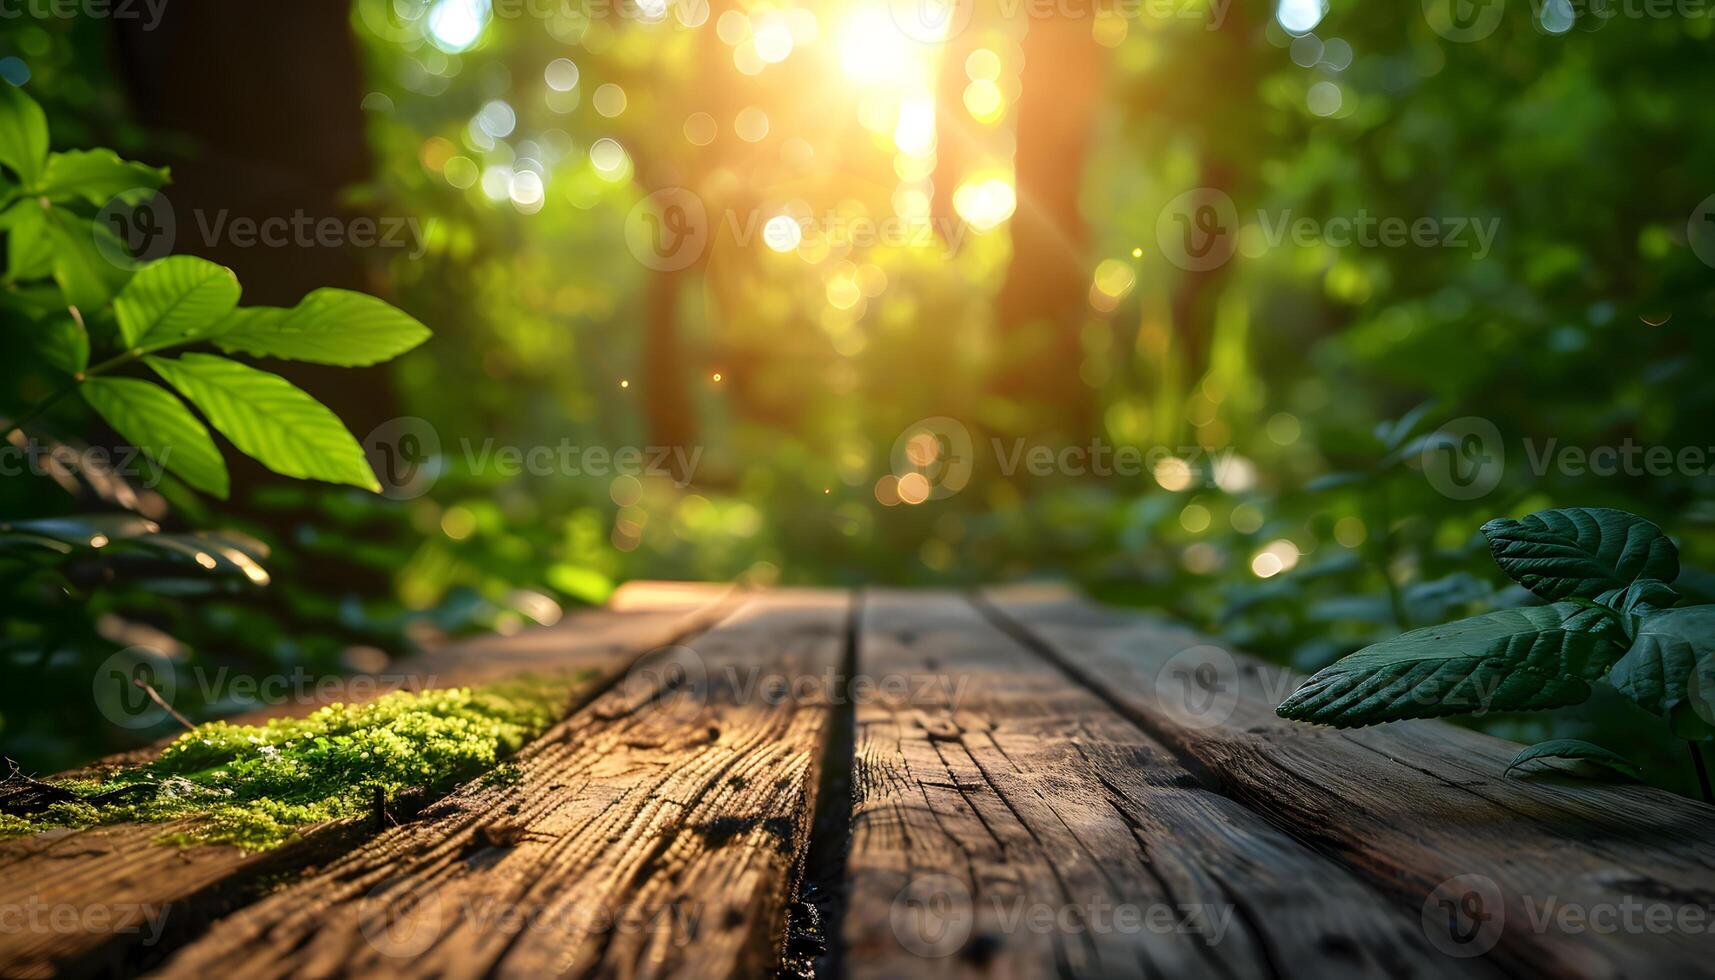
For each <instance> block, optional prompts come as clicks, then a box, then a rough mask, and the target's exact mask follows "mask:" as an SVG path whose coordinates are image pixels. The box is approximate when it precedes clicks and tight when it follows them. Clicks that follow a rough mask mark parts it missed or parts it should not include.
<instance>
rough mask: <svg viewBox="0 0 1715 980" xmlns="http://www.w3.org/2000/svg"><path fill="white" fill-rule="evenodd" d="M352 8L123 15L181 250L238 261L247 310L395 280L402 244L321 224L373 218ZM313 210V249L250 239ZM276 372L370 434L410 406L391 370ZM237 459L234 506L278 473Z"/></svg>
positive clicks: (123, 73) (274, 365)
mask: <svg viewBox="0 0 1715 980" xmlns="http://www.w3.org/2000/svg"><path fill="white" fill-rule="evenodd" d="M350 15H351V5H350V4H349V3H347V2H308V3H299V4H293V5H290V6H287V7H280V6H275V5H272V4H259V3H249V2H232V0H175V2H173V3H170V4H167V5H166V6H165V8H164V14H163V16H162V18H161V21H160V23H159V25H158V26H156V27H155V28H154V29H153V30H143V29H141V27H140V26H139V22H138V21H135V20H124V19H118V20H116V21H115V25H116V31H117V38H116V48H117V52H116V53H117V57H118V62H119V69H120V70H119V75H120V77H121V78H122V79H123V80H124V82H125V83H126V86H127V89H128V91H129V95H130V99H131V102H132V105H133V108H134V111H135V115H136V118H137V121H138V122H139V123H141V124H142V125H144V126H146V127H148V128H149V129H150V130H151V131H153V132H156V133H159V134H162V135H163V136H164V137H165V138H166V139H167V140H170V141H172V143H170V144H169V152H168V154H167V158H166V159H164V160H163V159H151V160H150V162H151V163H167V164H170V165H171V167H172V170H173V182H172V184H171V185H170V186H169V187H168V188H167V191H166V194H167V197H168V199H169V200H170V202H171V204H172V208H173V219H174V222H175V241H174V243H173V249H172V251H173V252H175V253H183V254H192V255H198V256H201V257H203V258H207V259H210V260H212V261H215V262H219V263H220V264H222V265H225V266H229V267H231V268H232V270H233V271H234V272H236V273H237V274H238V279H239V281H240V282H241V283H242V284H243V286H244V300H243V301H244V303H246V304H247V305H249V304H266V305H278V306H290V305H292V304H295V303H296V302H297V301H298V300H299V299H301V298H302V297H303V296H304V295H305V294H306V293H308V292H310V291H311V290H313V289H317V288H319V287H322V286H337V287H342V288H347V289H358V290H363V291H366V292H371V293H377V292H382V291H383V290H382V288H381V287H382V286H383V285H384V280H383V279H381V278H380V276H379V275H373V276H372V275H370V274H369V273H370V272H372V271H373V272H377V273H378V272H379V271H380V267H381V265H382V264H383V263H384V262H385V261H387V260H388V259H389V258H392V257H393V255H394V254H395V253H392V252H388V251H385V250H382V249H379V248H378V249H375V250H373V251H372V252H371V253H370V254H369V255H368V256H365V255H362V254H360V253H359V252H357V251H356V250H354V248H353V247H352V246H350V245H346V244H342V245H331V244H321V243H319V242H318V241H317V240H316V238H315V236H314V232H313V229H314V227H315V224H314V223H319V222H321V221H324V220H326V219H330V218H331V219H336V220H338V221H339V222H340V227H341V228H342V229H344V230H346V231H349V230H350V229H351V228H352V225H351V220H352V219H353V218H355V217H358V216H359V215H358V214H357V213H355V212H354V211H353V210H352V209H350V208H348V207H346V206H344V205H343V204H342V203H341V199H340V197H341V194H342V192H343V191H344V190H345V189H346V188H348V187H351V186H353V185H355V184H359V183H361V182H363V181H366V180H368V179H370V176H371V174H372V171H373V160H372V159H371V156H370V152H369V144H368V140H367V138H366V134H365V127H364V120H363V110H362V108H361V103H362V100H363V95H364V85H363V76H362V70H361V66H360V64H359V60H358V51H357V42H356V39H355V38H354V37H353V35H352V30H351V25H350V19H349V18H350ZM299 215H303V216H305V217H306V220H308V221H310V222H312V224H311V225H310V228H311V229H312V231H311V232H310V233H309V236H308V237H309V241H310V244H307V245H306V244H302V243H300V241H299V236H298V235H297V234H296V233H291V232H289V233H288V244H286V245H285V246H284V247H274V246H268V245H265V244H262V243H259V242H253V241H248V240H246V239H236V240H235V235H234V233H233V224H234V223H235V222H239V221H245V222H249V221H254V222H258V223H260V222H263V221H266V220H269V219H276V220H278V219H286V220H287V221H291V220H292V219H294V218H296V217H298V216H299ZM398 217H406V216H404V215H399V216H398ZM341 240H342V242H343V241H348V240H349V238H348V237H347V238H342V239H341ZM413 244H414V243H412V242H406V243H405V247H406V248H409V247H411V246H412V245H413ZM366 258H367V259H368V260H369V265H368V266H366V263H365V259H366ZM432 326H433V324H432V323H431V327H432ZM267 369H268V370H270V371H274V372H277V373H279V374H282V375H284V376H286V377H287V378H289V379H291V380H292V381H293V382H294V383H295V384H298V385H300V386H302V387H303V388H304V389H305V390H306V391H308V392H310V394H312V395H314V396H315V397H316V398H317V399H319V400H320V401H322V402H323V403H325V404H326V405H327V406H328V407H329V408H331V409H333V411H334V412H335V413H336V414H337V415H339V417H340V418H341V419H342V420H343V421H344V422H345V423H346V426H347V427H348V428H350V429H351V430H352V432H353V433H355V434H356V436H357V437H358V438H359V439H360V440H361V439H363V438H364V436H365V434H366V433H368V432H370V431H372V430H373V429H374V428H375V427H376V426H377V425H379V424H381V423H383V422H385V421H386V420H388V419H391V418H393V417H395V416H397V415H398V414H399V407H398V404H397V399H396V397H395V394H394V389H393V385H392V382H391V379H392V376H391V374H390V372H389V369H388V368H385V367H379V368H369V369H362V370H354V369H350V368H336V367H326V366H322V365H314V364H302V363H295V362H292V363H287V362H270V363H269V364H268V365H267ZM226 456H227V463H228V465H230V466H231V467H232V474H233V479H234V487H235V489H237V490H239V491H240V493H239V494H238V495H236V496H235V498H234V503H233V504H232V505H230V506H229V508H228V509H229V510H242V509H243V507H244V504H243V503H242V501H243V499H244V498H243V496H242V488H243V487H244V486H246V485H247V484H255V483H262V482H278V479H279V478H277V477H274V476H272V475H269V474H267V473H265V472H264V471H263V470H262V468H261V467H260V465H259V464H257V463H254V462H252V461H250V460H248V459H246V458H244V457H242V456H240V455H239V454H237V453H230V452H229V453H227V454H226ZM257 516H262V515H257ZM265 519H266V520H268V521H269V522H271V523H273V524H275V525H276V526H277V527H278V528H279V529H280V530H281V531H282V532H284V530H285V529H286V528H289V527H291V526H292V525H293V524H295V523H296V522H298V521H310V522H317V521H320V520H321V514H320V513H319V512H317V511H315V510H314V509H313V507H311V506H309V505H308V504H306V505H305V506H304V507H303V508H301V509H297V510H294V511H270V512H269V513H268V514H267V515H266V517H265ZM316 576H317V580H318V587H319V588H322V589H327V590H338V591H349V592H352V593H356V594H366V595H380V594H385V593H386V592H388V591H390V589H391V583H390V578H391V576H390V575H389V573H388V572H386V571H385V570H383V569H377V568H374V567H371V566H368V565H362V564H359V563H355V562H345V561H337V560H322V561H318V563H317V569H316Z"/></svg>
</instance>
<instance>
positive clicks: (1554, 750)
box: [1506, 738, 1642, 777]
mask: <svg viewBox="0 0 1715 980" xmlns="http://www.w3.org/2000/svg"><path fill="white" fill-rule="evenodd" d="M1541 759H1576V760H1578V761H1580V762H1594V763H1596V764H1597V765H1601V766H1607V767H1608V768H1609V769H1613V770H1615V771H1616V772H1622V773H1625V774H1626V775H1628V776H1632V777H1636V776H1637V775H1638V774H1639V773H1640V772H1641V771H1642V770H1640V769H1639V767H1638V766H1637V765H1635V764H1634V763H1632V762H1631V761H1630V760H1628V759H1627V758H1626V757H1625V756H1623V755H1621V754H1619V753H1618V752H1612V751H1610V750H1608V749H1604V748H1602V747H1601V746H1600V745H1597V744H1596V743H1594V742H1586V741H1584V740H1582V739H1576V738H1556V739H1550V740H1548V741H1546V742H1538V743H1536V744H1535V745H1532V746H1530V747H1529V748H1527V749H1523V750H1521V751H1520V752H1519V754H1518V755H1515V756H1513V761H1512V762H1510V763H1508V764H1507V769H1506V771H1507V772H1509V773H1510V772H1512V771H1513V770H1514V769H1517V768H1518V767H1519V766H1522V765H1524V764H1525V763H1527V762H1535V761H1537V760H1541Z"/></svg>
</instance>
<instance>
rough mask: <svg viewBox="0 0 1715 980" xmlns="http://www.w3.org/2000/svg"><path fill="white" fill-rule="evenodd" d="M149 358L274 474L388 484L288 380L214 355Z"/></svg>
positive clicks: (373, 486) (371, 486) (372, 486)
mask: <svg viewBox="0 0 1715 980" xmlns="http://www.w3.org/2000/svg"><path fill="white" fill-rule="evenodd" d="M148 363H149V366H150V367H152V368H154V369H155V371H156V373H158V374H160V375H161V377H163V378H165V379H167V381H168V383H170V384H171V385H172V386H173V387H175V388H177V389H178V390H179V391H180V392H182V393H183V394H184V395H185V397H187V398H189V399H190V400H191V401H192V402H194V403H196V406H197V407H198V408H200V409H202V411H203V414H204V415H207V416H208V420H209V421H210V422H212V423H213V424H214V427H215V428H216V429H219V430H220V431H221V432H222V433H223V434H224V435H225V436H226V437H227V438H228V439H231V440H232V444H233V445H235V446H237V447H238V448H239V449H240V450H243V451H244V452H245V453H246V454H248V455H250V456H252V457H255V459H256V460H257V462H259V463H261V464H262V465H263V466H266V467H268V468H269V469H271V470H273V471H274V472H276V473H279V474H281V475H283V476H291V477H297V478H298V479H305V480H326V481H328V482H330V483H348V484H351V485H352V486H356V487H362V488H364V489H365V490H376V491H378V490H380V489H381V485H380V484H379V483H377V482H376V479H375V473H374V472H373V471H372V470H370V468H369V462H368V460H367V459H366V458H365V457H364V454H363V447H361V446H359V445H358V444H357V440H356V439H354V438H352V435H351V433H350V432H347V431H346V428H345V426H344V425H343V424H341V422H340V420H339V419H338V418H337V417H336V416H335V415H334V414H333V412H331V411H329V410H328V409H327V407H326V406H324V405H323V404H322V403H321V402H318V401H316V400H315V399H314V398H311V397H310V396H309V395H307V394H305V393H304V392H303V391H301V390H300V389H298V388H296V387H294V386H293V385H292V383H291V382H289V381H287V380H286V379H285V378H282V377H280V376H279V375H277V374H269V373H268V372H267V371H260V370H257V369H256V368H253V367H250V366H249V365H247V364H240V363H238V362H237V361H233V360H228V359H227V358H224V357H216V356H214V355H213V354H186V355H184V356H183V357H181V358H178V359H177V360H169V359H167V358H163V357H151V358H148Z"/></svg>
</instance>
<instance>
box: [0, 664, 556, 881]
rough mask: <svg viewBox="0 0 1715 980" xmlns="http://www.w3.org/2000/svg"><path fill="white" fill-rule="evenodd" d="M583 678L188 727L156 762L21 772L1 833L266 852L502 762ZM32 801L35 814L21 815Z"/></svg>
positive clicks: (405, 696) (0, 817)
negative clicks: (85, 775)
mask: <svg viewBox="0 0 1715 980" xmlns="http://www.w3.org/2000/svg"><path fill="white" fill-rule="evenodd" d="M586 677H587V674H585V675H578V676H559V677H547V678H544V677H532V678H524V679H519V680H517V681H510V682H507V683H504V684H495V685H490V686H485V687H479V688H449V689H446V690H438V691H426V692H422V693H410V692H403V691H401V692H395V693H392V694H386V695H383V696H382V697H379V698H377V699H375V700H374V701H371V702H368V703H366V704H361V705H347V704H332V705H328V706H327V707H324V708H321V709H319V710H317V711H316V712H314V713H313V714H310V715H308V716H306V717H304V718H282V719H275V720H273V721H269V722H268V723H266V724H263V725H233V724H229V723H227V722H224V721H217V722H212V723H209V724H206V725H199V726H198V727H197V728H196V729H195V730H193V731H190V732H186V733H185V734H184V735H182V736H180V737H179V738H178V739H177V740H176V741H174V742H173V743H172V744H171V745H169V746H167V748H166V749H165V750H163V751H162V752H161V755H160V757H159V758H157V759H156V760H155V761H153V762H150V763H148V764H146V765H141V766H137V767H134V768H128V769H122V770H120V771H118V772H115V773H113V774H111V775H109V776H107V777H106V778H105V779H103V780H100V781H94V780H88V781H85V780H60V781H56V782H48V783H37V782H33V781H25V782H26V783H27V785H25V786H22V787H21V789H20V787H19V783H18V780H20V779H22V777H16V776H15V777H13V779H11V780H8V781H7V783H8V784H10V785H11V786H12V787H13V788H14V793H13V794H11V795H8V796H7V799H8V800H16V801H20V802H19V803H16V804H14V805H13V806H8V807H7V808H6V809H7V811H8V812H4V813H0V837H16V836H21V835H26V834H34V833H37V832H40V831H42V830H46V829H48V828H52V827H90V826H96V825H101V824H114V823H127V822H142V823H168V822H172V823H183V824H185V826H183V827H176V828H174V830H173V832H171V833H169V834H166V835H164V836H163V841H165V842H170V843H175V844H179V845H181V846H188V845H192V844H210V843H222V844H235V845H237V846H239V847H243V848H245V849H247V850H253V851H260V850H267V849H269V848H272V847H278V846H279V845H280V844H283V843H285V842H286V841H288V840H290V839H291V838H292V837H293V836H294V835H295V834H296V833H297V832H298V831H299V829H301V828H303V827H306V826H309V825H312V824H319V823H324V822H326V821H330V820H342V819H347V818H351V817H359V816H364V815H368V814H372V813H374V812H375V808H376V802H377V800H378V799H392V798H394V797H395V796H396V795H397V794H399V793H400V792H402V791H405V790H411V789H417V788H426V789H430V790H441V789H446V788H450V787H451V786H452V785H453V784H455V783H458V782H461V781H463V780H466V779H470V778H472V777H474V776H477V775H481V774H483V773H485V772H489V771H492V770H494V769H495V767H496V766H498V765H499V764H500V762H501V760H503V759H504V758H505V757H506V756H508V755H510V754H512V753H513V752H516V751H518V750H519V749H520V748H522V747H523V746H524V744H525V742H527V741H528V740H529V739H531V738H532V737H534V736H535V735H537V734H540V733H541V732H542V731H543V730H544V729H546V728H547V727H548V726H549V725H551V724H553V723H554V722H555V721H557V720H558V719H559V717H560V715H561V713H562V712H563V710H564V708H565V706H566V703H567V701H568V699H569V698H570V695H571V691H572V689H573V688H574V687H575V686H577V685H578V684H579V683H580V682H581V681H583V680H584V679H585V678H586ZM21 811H27V812H21Z"/></svg>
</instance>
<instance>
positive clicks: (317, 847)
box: [0, 595, 719, 977]
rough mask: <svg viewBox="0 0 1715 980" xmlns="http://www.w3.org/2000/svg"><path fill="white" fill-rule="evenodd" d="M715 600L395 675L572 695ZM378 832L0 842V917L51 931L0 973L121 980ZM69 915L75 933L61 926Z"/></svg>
mask: <svg viewBox="0 0 1715 980" xmlns="http://www.w3.org/2000/svg"><path fill="white" fill-rule="evenodd" d="M718 598H719V596H718V595H714V596H711V601H710V602H705V603H700V604H696V605H692V606H684V605H676V606H668V607H663V608H662V609H661V611H657V612H627V613H616V612H610V611H607V610H589V611H586V612H582V613H576V614H573V615H571V616H568V617H567V618H566V619H565V620H563V621H562V623H561V624H559V625H557V626H555V627H553V628H551V629H543V630H536V631H531V632H528V633H523V634H519V635H517V636H513V637H509V638H506V639H507V642H506V643H505V644H504V645H496V644H494V642H493V641H491V640H482V641H476V642H473V643H471V644H467V645H452V646H448V647H446V648H443V649H441V650H437V651H435V652H433V653H431V654H429V655H428V656H427V657H425V658H424V659H423V660H422V661H421V662H419V663H415V664H411V665H409V666H408V667H406V668H405V669H407V670H409V672H410V674H411V676H412V677H416V678H420V679H422V680H423V682H424V685H425V686H459V685H462V684H473V683H483V682H485V681H492V680H496V679H499V678H501V677H505V676H514V675H517V674H519V673H543V674H545V673H554V672H581V671H588V672H589V678H588V681H587V683H586V684H585V685H583V686H582V687H581V688H580V690H582V691H584V692H593V691H595V690H598V689H599V688H600V687H601V686H602V685H603V684H604V683H605V682H606V680H610V679H611V678H612V677H614V676H616V675H618V674H619V673H621V672H623V671H624V670H625V668H626V667H628V666H629V665H630V664H631V662H632V661H633V660H634V659H635V658H637V657H638V656H640V655H642V654H644V653H645V652H647V651H649V650H651V649H653V648H655V647H657V646H660V645H662V644H664V643H669V642H671V641H672V640H674V639H676V638H678V637H679V636H681V635H683V634H684V633H685V632H686V631H687V630H693V629H696V628H699V627H700V626H702V625H706V623H707V621H708V620H709V619H711V618H712V617H713V616H714V615H716V611H715V610H716V606H715V605H714V604H712V603H713V601H714V600H716V599H718ZM497 646H499V648H498V649H497ZM431 678H432V679H433V680H430V679H431ZM319 703H320V702H318V701H294V702H291V703H288V704H284V705H278V706H275V707H272V708H269V709H266V710H265V711H262V712H258V713H256V714H255V715H251V716H246V717H245V718H242V719H237V720H240V721H252V722H253V721H257V720H261V719H263V718H265V717H273V716H278V715H281V714H306V713H308V712H309V711H311V710H313V709H314V708H315V707H317V706H319ZM576 706H577V704H576V703H574V704H571V705H568V708H569V709H570V708H575V707H576ZM163 744H164V743H163ZM155 751H156V750H148V751H142V752H131V753H125V754H123V755H121V756H118V757H115V758H113V759H109V760H104V761H103V762H102V763H98V764H96V765H94V766H91V767H88V768H87V769H85V770H82V771H81V772H82V773H84V774H89V773H92V772H95V771H98V770H101V769H105V768H110V767H112V766H114V765H119V764H137V763H140V762H144V761H147V759H149V758H152V757H153V755H154V752H155ZM422 802H426V801H423V800H415V801H405V803H404V807H403V809H400V808H396V809H397V810H398V812H395V814H394V816H395V817H403V816H406V815H408V812H409V808H410V807H411V806H413V805H417V804H421V803H422ZM378 829H379V828H377V827H376V826H374V823H373V821H369V820H367V819H366V820H358V821H346V822H341V823H338V824H333V825H329V826H323V827H316V828H311V829H309V830H307V831H306V833H305V834H304V835H303V837H302V838H301V839H299V840H297V841H294V842H291V843H288V844H286V845H284V846H282V847H281V848H278V849H276V850H274V851H269V852H265V853H261V854H254V853H247V852H245V851H242V850H240V849H238V848H236V847H230V846H225V845H205V846H199V847H192V848H187V849H180V848H177V847H172V846H167V845H162V844H160V843H157V841H158V840H159V839H160V838H161V836H162V835H163V834H164V833H167V832H170V831H171V830H172V827H171V826H170V825H162V824H115V825H112V826H107V827H92V828H88V829H83V830H52V831H48V832H45V833H41V834H37V835H35V836H32V837H26V838H18V839H13V840H7V841H0V909H20V910H23V911H22V912H20V913H19V914H20V915H31V916H36V917H40V916H48V917H51V916H53V915H59V916H60V917H61V919H60V922H61V925H54V924H53V922H52V921H51V918H50V919H47V920H43V923H44V924H43V925H41V926H39V927H38V926H36V925H32V924H30V922H28V921H26V922H24V924H23V925H22V926H21V927H20V928H16V929H13V928H0V975H4V976H7V977H37V976H55V975H63V976H77V975H88V974H96V973H109V972H121V971H123V970H124V969H125V968H126V967H127V965H128V964H134V963H146V962H149V961H150V960H151V959H153V958H156V957H158V956H159V955H161V954H162V953H164V952H165V950H166V949H167V948H170V946H171V944H172V943H173V942H175V941H177V940H179V939H182V938H183V937H185V936H188V935H193V934H195V933H196V932H197V931H199V930H200V929H202V928H203V927H204V926H206V924H207V923H208V921H209V919H210V917H211V916H214V915H219V914H223V913H224V912H226V911H228V910H229V909H230V908H231V907H232V905H233V904H234V903H237V902H242V901H244V900H245V899H246V898H247V897H249V896H250V895H251V894H253V893H254V886H255V883H256V882H257V881H259V880H260V879H262V878H264V877H268V876H273V875H276V874H280V873H285V872H289V871H293V870H296V869H297V868H301V867H304V866H307V865H315V864H320V863H322V862H323V861H326V860H329V859H331V858H333V857H335V856H337V855H338V854H340V853H343V852H344V851H347V850H349V849H350V848H352V847H354V846H356V845H357V844H358V843H360V842H361V841H363V840H365V839H367V838H369V837H371V836H373V835H374V834H375V833H376V832H377V831H378ZM73 912H75V913H76V916H77V917H76V920H75V921H74V920H73V919H71V918H70V916H71V915H72V913H73Z"/></svg>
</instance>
